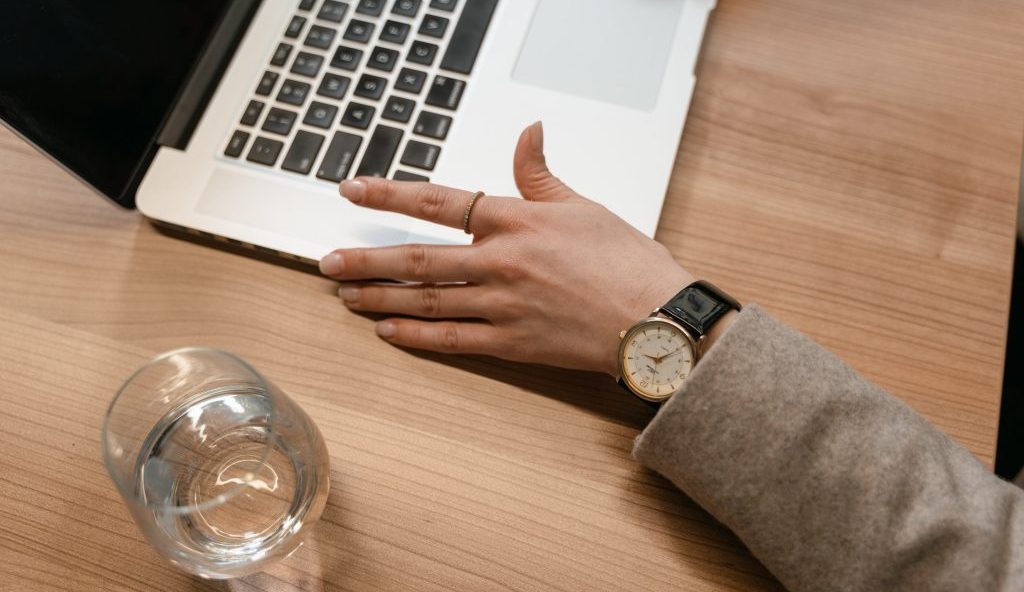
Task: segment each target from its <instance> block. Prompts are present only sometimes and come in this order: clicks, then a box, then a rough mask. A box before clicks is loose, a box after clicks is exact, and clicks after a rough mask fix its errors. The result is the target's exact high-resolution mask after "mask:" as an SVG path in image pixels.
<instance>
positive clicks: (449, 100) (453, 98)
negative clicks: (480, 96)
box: [427, 76, 466, 111]
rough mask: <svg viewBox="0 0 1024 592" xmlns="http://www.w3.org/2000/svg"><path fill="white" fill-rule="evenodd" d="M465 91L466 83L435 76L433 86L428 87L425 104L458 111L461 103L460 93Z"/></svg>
mask: <svg viewBox="0 0 1024 592" xmlns="http://www.w3.org/2000/svg"><path fill="white" fill-rule="evenodd" d="M465 90H466V83H465V81H462V80H456V79H455V78H448V77H447V76H435V77H434V84H432V85H430V91H429V92H428V93H427V104H428V105H433V106H435V107H442V108H444V109H451V110H452V111H454V110H456V109H458V107H459V102H460V101H462V93H463V91H465Z"/></svg>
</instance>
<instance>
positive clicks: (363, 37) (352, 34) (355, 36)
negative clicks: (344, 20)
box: [345, 19, 373, 43]
mask: <svg viewBox="0 0 1024 592" xmlns="http://www.w3.org/2000/svg"><path fill="white" fill-rule="evenodd" d="M370 37H373V23H368V22H366V21H360V20H356V19H352V20H351V21H349V23H348V28H347V29H345V39H348V40H349V41H357V42H359V43H366V42H367V41H369V40H370Z"/></svg>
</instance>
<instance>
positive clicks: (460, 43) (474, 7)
mask: <svg viewBox="0 0 1024 592" xmlns="http://www.w3.org/2000/svg"><path fill="white" fill-rule="evenodd" d="M497 4H498V0H466V6H464V7H463V8H462V16H460V17H459V22H458V24H456V25H455V31H453V32H452V38H451V40H450V41H449V42H448V51H446V52H445V54H444V59H443V60H441V67H442V68H444V69H445V70H451V71H452V72H458V73H460V74H469V73H470V72H472V71H473V64H474V63H476V56H477V54H479V53H480V46H481V45H482V44H483V42H484V34H485V33H487V27H488V26H489V25H490V24H491V16H492V15H493V14H494V7H495V6H497Z"/></svg>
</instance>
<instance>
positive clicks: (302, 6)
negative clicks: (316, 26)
mask: <svg viewBox="0 0 1024 592" xmlns="http://www.w3.org/2000/svg"><path fill="white" fill-rule="evenodd" d="M314 4H316V0H301V1H300V2H299V10H312V9H313V5H314Z"/></svg>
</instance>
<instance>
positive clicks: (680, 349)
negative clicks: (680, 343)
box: [658, 347, 685, 361]
mask: <svg viewBox="0 0 1024 592" xmlns="http://www.w3.org/2000/svg"><path fill="white" fill-rule="evenodd" d="M683 349H685V348H682V347H680V348H679V349H677V350H676V351H674V352H672V353H670V354H665V355H663V356H661V357H660V358H658V361H661V360H664V359H665V358H671V357H672V356H674V355H676V354H678V353H679V352H681V351H683Z"/></svg>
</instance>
